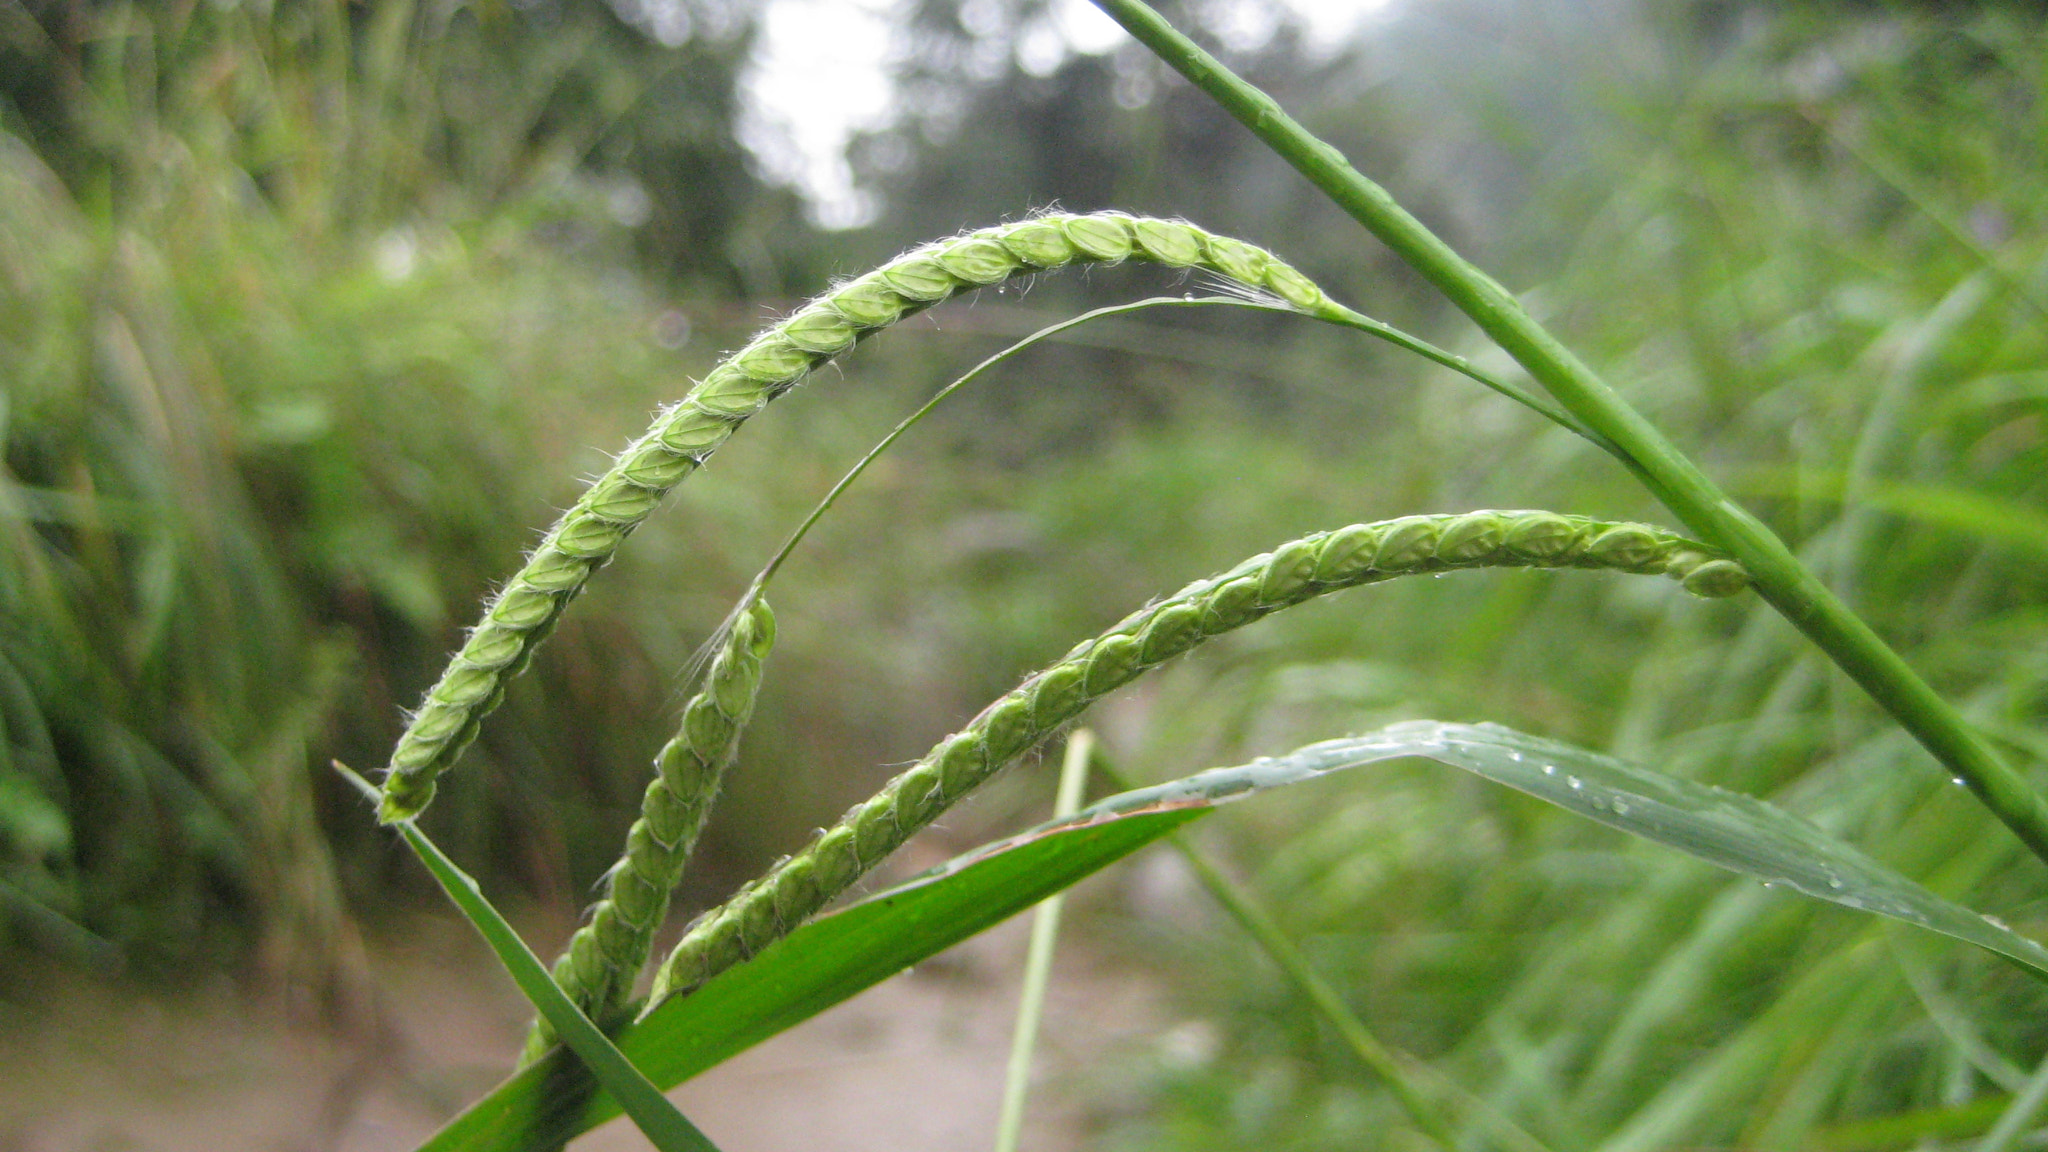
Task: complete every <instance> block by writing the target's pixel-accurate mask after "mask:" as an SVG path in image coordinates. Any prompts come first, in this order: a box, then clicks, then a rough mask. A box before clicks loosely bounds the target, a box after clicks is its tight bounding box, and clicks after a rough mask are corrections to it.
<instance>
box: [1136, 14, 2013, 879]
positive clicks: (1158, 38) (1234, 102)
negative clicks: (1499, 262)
mask: <svg viewBox="0 0 2048 1152" xmlns="http://www.w3.org/2000/svg"><path fill="white" fill-rule="evenodd" d="M1095 3H1096V5H1097V6H1098V7H1100V8H1101V9H1102V10H1103V11H1104V12H1107V13H1108V14H1109V15H1110V17H1111V18H1113V19H1115V20H1116V22H1117V23H1119V24H1121V25H1123V26H1124V28H1125V29H1126V30H1128V31H1129V32H1130V34H1131V35H1132V36H1134V37H1136V38H1137V39H1138V40H1139V42H1140V43H1142V44H1144V45H1145V46H1146V47H1147V48H1150V49H1151V50H1152V51H1153V52H1154V53H1155V54H1156V55H1158V56H1159V58H1160V59H1162V60H1164V61H1166V63H1167V64H1169V65H1171V66H1172V67H1173V68H1174V69H1175V70H1176V71H1178V72H1180V73H1181V75H1183V76H1186V77H1187V78H1188V79H1189V80H1190V81H1192V82H1193V83H1194V85H1195V86H1196V87H1198V88H1200V89H1202V90H1203V91H1204V92H1206V93H1208V94H1209V95H1210V96H1211V97H1212V98H1214V99H1215V100H1216V102H1217V103H1219V104H1221V105H1222V106H1223V107H1224V109H1225V110H1226V111H1228V112H1229V113H1230V114H1231V115H1233V116H1235V117H1237V119H1238V120H1239V121H1241V122H1243V124H1244V125H1245V126H1246V127H1247V128H1250V129H1251V130H1252V132H1253V134H1255V135H1257V136H1258V137H1259V139H1260V140H1262V141H1263V142H1265V144H1266V145H1267V146H1268V147H1270V148H1271V149H1273V151H1274V152H1276V153H1278V154H1279V156H1280V157H1281V158H1282V159H1284V160H1286V161H1287V162H1288V163H1289V164H1292V165H1293V166H1294V167H1295V169H1296V170H1298V171H1299V172H1300V173H1301V174H1302V175H1303V176H1306V177H1308V179H1309V182H1310V183H1312V184H1314V185H1315V186H1316V187H1317V188H1318V189H1320V190H1321V191H1322V192H1323V193H1324V195H1327V196H1328V197H1329V198H1330V199H1331V200H1332V201H1334V202H1336V204H1337V206H1338V207H1340V208H1342V209H1344V210H1345V211H1346V212H1347V213H1349V214H1350V215H1351V217H1352V218H1353V219H1355V220H1357V221H1358V222H1359V223H1360V224H1362V225H1364V226H1365V228H1366V230H1367V231H1369V232H1371V233H1372V234H1373V235H1374V236H1376V237H1378V238H1379V239H1380V241H1381V242H1382V243H1384V244H1386V245H1387V247H1389V248H1391V249H1393V250H1394V253H1395V255H1397V256H1399V257H1401V259H1402V260H1404V261H1406V262H1407V263H1408V264H1409V265H1410V266H1411V267H1413V268H1414V269H1415V270H1416V271H1418V272H1420V273H1422V275H1423V276H1424V277H1426V278H1428V280H1429V281H1430V282H1431V283H1432V284H1435V285H1436V287H1437V289H1438V290H1439V291H1441V292H1442V293H1443V294H1444V296H1445V297H1446V298H1448V299H1449V300H1450V301H1451V303H1453V304H1456V305H1457V306H1458V308H1459V309H1460V310H1462V311H1463V312H1464V313H1465V314H1466V315H1467V316H1470V317H1471V318H1472V320H1473V322H1474V323H1476V324H1478V325H1479V327H1480V329H1481V330H1482V331H1484V332H1485V333H1486V334H1487V335H1488V336H1490V337H1492V338H1493V340H1494V342H1495V343H1497V344H1499V345H1500V346H1501V348H1502V349H1503V350H1505V351H1506V352H1507V353H1508V355H1510V356H1513V357H1514V358H1515V360H1516V361H1518V362H1519V363H1520V364H1521V365H1522V367H1523V368H1525V369H1527V370H1528V372H1529V374H1530V375H1531V376H1533V377H1535V379H1536V380H1537V382H1538V383H1540V384H1542V385H1543V387H1544V388H1545V389H1547V390H1548V391H1549V392H1550V394H1551V395H1552V396H1555V397H1556V398H1557V400H1558V402H1559V403H1560V404H1562V405H1563V406H1564V407H1565V409H1566V410H1567V411H1569V412H1570V413H1571V414H1572V415H1573V416H1575V417H1577V418H1578V419H1579V420H1580V421H1582V422H1583V423H1584V424H1585V426H1586V427H1587V428H1589V429H1590V430H1591V431H1593V432H1594V433H1595V434H1597V435H1598V436H1599V437H1601V438H1602V439H1604V440H1607V441H1608V442H1610V443H1612V444H1614V445H1615V446H1616V447H1618V448H1619V449H1620V450H1621V451H1622V453H1624V454H1625V455H1626V457H1627V458H1628V459H1629V460H1631V461H1633V464H1634V466H1633V468H1632V471H1635V472H1636V473H1637V475H1638V476H1639V477H1641V478H1642V479H1643V480H1644V482H1645V484H1646V485H1647V486H1648V487H1649V488H1650V490H1651V491H1652V492H1654V493H1655V494H1656V495H1657V497H1658V498H1659V499H1660V500H1662V501H1663V502H1664V504H1665V505H1666V506H1667V507H1669V508H1670V509H1671V511H1672V512H1673V514H1675V515H1676V516H1677V517H1678V518H1679V519H1680V520H1681V521H1683V522H1684V523H1685V525H1686V526H1687V527H1689V528H1691V529H1692V530H1693V531H1694V532H1696V533H1698V534H1699V536H1700V538H1701V539H1703V540H1705V541H1707V542H1708V543H1710V544H1713V545H1715V546H1717V547H1719V548H1722V549H1724V550H1726V551H1727V552H1728V553H1729V554H1730V555H1732V556H1733V557H1735V559H1736V560H1738V561H1740V562H1741V564H1742V566H1743V567H1744V568H1745V569H1747V570H1748V572H1749V575H1750V578H1751V579H1752V580H1753V581H1755V584H1756V589H1757V591H1758V593H1759V594H1761V595H1762V596H1763V597H1764V599H1766V600H1768V601H1769V602H1770V603H1771V605H1772V606H1773V607H1775V608H1776V609H1777V610H1778V611H1779V612H1781V613H1783V614H1784V616H1785V618H1786V619H1788V620H1790V621H1791V622H1792V624H1793V625H1794V626H1795V627H1797V628H1798V629H1799V630H1800V631H1801V632H1804V633H1805V634H1806V635H1807V637H1808V638H1809V639H1811V640H1812V641H1813V642H1814V643H1815V644H1817V645H1819V646H1820V648H1821V650H1822V651H1824V652H1826V653H1827V654H1828V656H1829V658H1831V659H1832V660H1834V662H1835V663H1836V665H1838V666H1839V667H1840V668H1841V669H1842V670H1843V671H1845V672H1847V673H1848V674H1849V676H1850V677H1851V678H1852V679H1854V680H1855V681H1856V682H1857V683H1858V684H1860V685H1862V686H1863V689H1864V691H1866V692H1868V693H1870V695H1871V697H1872V698H1873V699H1874V700H1876V701H1877V703H1878V704H1879V706H1881V707H1882V708H1884V710H1885V711H1887V712H1889V713H1891V715H1892V716H1893V717H1894V718H1895V719H1897V720H1898V722H1899V723H1900V724H1901V725H1902V726H1903V727H1904V728H1905V729H1906V730H1907V731H1908V732H1910V733H1912V734H1913V737H1914V739H1916V740H1918V741H1919V742H1920V743H1921V745H1922V746H1924V747H1925V748H1926V749H1927V750H1928V751H1929V752H1931V753H1933V754H1934V757H1935V758H1936V759H1937V760H1939V761H1941V763H1942V764H1943V765H1945V766H1946V767H1947V768H1948V770H1949V771H1950V772H1951V773H1953V774H1954V775H1955V776H1956V777H1957V778H1959V779H1961V780H1962V781H1963V782H1964V783H1966V784H1968V785H1969V787H1970V790H1971V791H1972V792H1973V793H1975V794H1976V796H1977V798H1978V799H1979V800H1982V801H1983V802H1984V805H1985V806H1986V807H1988V808H1990V809H1991V811H1992V812H1993V813H1994V814H1995V815H1997V817H1998V818H1999V819H2000V820H2002V821H2004V822H2005V824H2006V826H2007V827H2009V828H2011V829H2012V830H2013V832H2014V833H2015V834H2017V835H2018V836H2019V838H2020V839H2021V840H2022V841H2024V842H2025V843H2026V845H2027V847H2028V848H2029V849H2031V850H2032V851H2033V853H2034V854H2035V855H2036V856H2038V857H2040V858H2042V859H2043V860H2048V801H2044V800H2043V798H2042V797H2041V795H2040V794H2039V793H2037V792H2035V791H2034V790H2033V789H2032V788H2030V787H2029V786H2028V785H2027V783H2026V782H2025V781H2024V780H2023V779H2021V778H2020V776H2019V774H2018V773H2016V772H2014V771H2013V770H2012V768H2011V767H2009V766H2008V765H2006V764H2005V763H2004V762H2003V761H2002V760H2000V759H1999V758H1998V755H1997V754H1996V753H1995V752H1993V751H1992V750H1991V748H1990V746H1989V745H1987V744H1986V743H1985V742H1984V741H1983V740H1982V739H1981V738H1979V737H1978V736H1977V735H1976V734H1975V733H1974V732H1972V731H1971V730H1970V729H1969V727H1968V726H1967V725H1966V724H1965V723H1964V722H1963V718H1962V716H1961V714H1959V713H1958V712H1957V711H1956V710H1955V709H1954V708H1953V707H1951V706H1950V705H1949V704H1948V702H1947V701H1945V700H1943V699H1942V698H1941V697H1940V696H1938V695H1936V694H1935V692H1934V690H1933V689H1932V688H1930V687H1928V686H1927V683H1926V682H1925V681H1924V680H1922V679H1920V677H1919V675H1918V674H1916V673H1915V672H1914V671H1913V670H1912V668H1910V667H1909V666H1908V665H1907V664H1906V662H1905V661H1904V660H1903V659H1901V658H1900V657H1899V655H1898V654H1897V653H1896V652H1894V651H1892V650H1891V648H1890V647H1889V646H1888V645H1886V644H1885V642H1884V641H1883V640H1882V639H1880V638H1879V637H1878V635H1877V633H1876V632H1874V631H1872V630H1871V628H1870V626H1869V625H1868V624H1866V623H1864V622H1863V620H1862V619H1861V618H1860V617H1858V616H1857V615H1856V614H1855V613H1853V612H1851V611H1850V610H1849V609H1848V607H1847V606H1846V605H1844V604H1843V603H1842V602H1841V601H1840V600H1838V599H1837V598H1836V597H1835V596H1834V594H1833V593H1831V592H1829V591H1828V589H1827V588H1826V587H1825V586H1824V585H1822V584H1821V582H1820V581H1819V580H1818V579H1816V578H1815V577H1814V575H1813V574H1812V573H1811V572H1809V571H1807V569H1806V567H1805V566H1804V565H1802V564H1801V563H1800V562H1799V560H1798V558H1797V557H1796V556H1794V555H1793V554H1792V550H1791V549H1790V548H1787V547H1786V546H1785V542H1784V541H1782V540H1780V539H1778V537H1777V534H1776V533H1774V532H1772V531H1771V530H1770V528H1768V527H1766V526H1765V525H1764V523H1763V522H1762V521H1760V520H1758V519H1757V518H1756V517H1755V516H1752V515H1750V514H1749V513H1748V512H1747V511H1745V510H1743V509H1742V508H1741V507H1739V506H1737V505H1736V504H1735V502H1734V501H1732V500H1730V499H1728V497H1726V496H1725V495H1723V494H1722V493H1721V491H1720V490H1719V489H1718V488H1716V487H1715V486H1714V483H1713V482H1712V481H1711V480H1709V479H1707V477H1706V475H1705V474H1704V473H1702V472H1701V471H1700V470H1699V468H1698V466H1696V465H1695V464H1693V463H1692V461H1691V460H1689V459H1687V458H1686V457H1685V455H1684V454H1683V453H1681V452H1680V451H1679V450H1678V449H1677V448H1676V447H1675V446H1673V445H1672V444H1671V442H1670V441H1668V440H1666V439H1665V438H1664V436H1663V434H1662V433H1660V432H1659V431H1657V429H1656V428H1655V427H1654V426H1653V425H1651V423H1650V422H1649V421H1648V420H1646V419H1644V418H1643V416H1642V415H1641V414H1640V413H1638V412H1637V411H1636V410H1635V409H1633V408H1631V407H1630V406H1629V405H1628V403H1627V401H1625V400H1623V399H1622V398H1621V396H1620V395H1619V394H1617V393H1616V392H1615V391H1614V389H1613V388H1611V387H1609V386H1608V384H1607V383H1606V381H1604V380H1602V379H1601V378H1600V377H1599V375H1598V374H1597V373H1595V372H1594V371H1593V370H1592V369H1591V368H1589V367H1588V366H1586V365H1585V364H1584V363H1582V362H1581V361H1580V360H1579V358H1578V357H1577V356H1575V355H1573V354H1572V352H1571V350H1570V349H1568V348H1566V347H1565V346H1564V345H1563V344H1562V343H1560V342H1559V341H1558V340H1557V338H1556V337H1554V336H1552V335H1551V334H1550V333H1549V332H1547V331H1545V330H1544V328H1543V326H1542V325H1540V324H1538V323H1537V322H1536V321H1535V320H1534V319H1532V318H1531V317H1530V316H1529V314H1528V313H1527V312H1525V311H1523V309H1522V306H1521V304H1520V303H1519V302H1518V301H1516V299H1515V298H1514V296H1513V295H1512V294H1511V293H1509V292H1508V290H1507V289H1505V288H1503V287H1502V286H1501V285H1500V284H1499V283H1498V282H1496V281H1495V280H1494V279H1493V278H1492V277H1490V276H1488V275H1487V274H1486V273H1484V272H1481V271H1480V270H1479V269H1478V268H1475V267H1473V266H1472V265H1471V264H1469V263H1467V262H1466V261H1465V259H1464V258H1463V257H1461V256H1459V255H1458V254H1457V253H1456V252H1455V251H1453V250H1452V249H1451V247H1450V245H1448V244H1446V243H1444V242H1443V241H1442V240H1441V239H1439V238H1438V237H1437V236H1436V235H1435V234H1434V233H1432V232H1431V231H1430V230H1429V229H1428V228H1426V227H1424V226H1423V224H1422V222H1421V221H1419V220H1417V219H1416V218H1415V217H1413V216H1411V215H1409V213H1408V212H1407V210H1406V209H1404V208H1402V207H1401V206H1400V205H1399V204H1397V203H1395V202H1394V198H1393V197H1392V196H1390V195H1388V194H1387V191H1386V190H1385V189H1384V188H1381V187H1380V186H1379V185H1377V184H1375V183H1373V182H1372V181H1371V180H1368V179H1366V178H1365V177H1364V176H1363V175H1361V174H1360V173H1359V172H1358V170H1357V169H1355V168H1353V167H1352V166H1351V162H1350V161H1348V160H1346V159H1345V158H1344V155H1343V154H1342V153H1340V152H1338V151H1337V150H1336V149H1335V148H1333V147H1331V146H1330V145H1329V144H1326V143H1324V142H1323V141H1321V140H1318V139H1316V137H1314V136H1313V135H1311V134H1310V133H1309V132H1308V130H1307V129H1305V128H1303V127H1302V126H1301V125H1300V124H1298V123H1296V122H1295V121H1294V119H1293V118H1292V117H1290V116H1288V115H1287V113H1285V112H1284V111H1282V110H1281V108H1280V105H1279V104H1278V103H1276V102H1275V101H1274V100H1273V98H1272V97H1270V96H1268V95H1266V94H1265V93H1264V92H1261V91H1260V90H1259V89H1257V88H1255V87H1253V86H1252V85H1250V84H1248V83H1246V82H1245V81H1244V80H1243V79H1241V78H1239V77H1238V76H1237V75H1236V74H1234V73H1232V72H1231V71H1230V70H1229V69H1228V68H1226V67H1224V66H1223V64H1222V63H1221V62H1219V61H1218V60H1217V59H1216V58H1215V57H1213V56H1211V55H1209V54H1208V53H1207V52H1204V51H1203V50H1202V49H1201V48H1200V47H1199V46H1197V45H1196V44H1195V43H1194V42H1193V41H1191V40H1189V39H1188V38H1187V37H1185V36H1183V35H1181V34H1180V33H1179V32H1177V31H1175V30H1174V28H1173V27H1172V26H1171V25H1170V24H1168V23H1167V22H1166V21H1165V20H1164V19H1163V18H1161V17H1160V15H1159V14H1158V13H1157V12H1155V11H1153V10H1152V9H1151V7H1149V6H1148V5H1146V4H1144V3H1142V2H1141V0H1095Z"/></svg>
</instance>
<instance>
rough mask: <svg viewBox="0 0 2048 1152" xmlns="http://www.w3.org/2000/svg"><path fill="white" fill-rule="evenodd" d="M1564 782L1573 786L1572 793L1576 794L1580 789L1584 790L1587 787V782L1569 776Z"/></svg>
mask: <svg viewBox="0 0 2048 1152" xmlns="http://www.w3.org/2000/svg"><path fill="white" fill-rule="evenodd" d="M1564 781H1565V783H1567V784H1569V785H1571V786H1572V791H1574V792H1577V791H1578V790H1579V789H1581V788H1584V787H1585V786H1586V782H1585V781H1584V780H1581V779H1579V778H1578V777H1577V776H1567V777H1565V778H1564Z"/></svg>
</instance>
